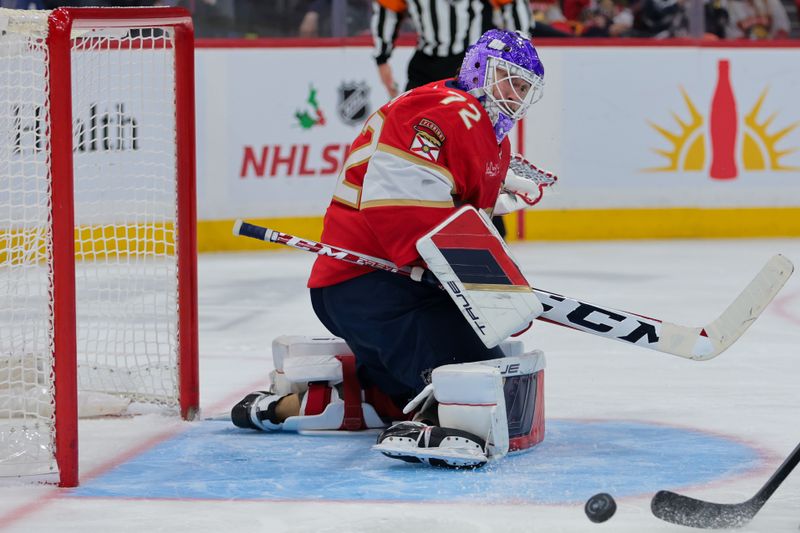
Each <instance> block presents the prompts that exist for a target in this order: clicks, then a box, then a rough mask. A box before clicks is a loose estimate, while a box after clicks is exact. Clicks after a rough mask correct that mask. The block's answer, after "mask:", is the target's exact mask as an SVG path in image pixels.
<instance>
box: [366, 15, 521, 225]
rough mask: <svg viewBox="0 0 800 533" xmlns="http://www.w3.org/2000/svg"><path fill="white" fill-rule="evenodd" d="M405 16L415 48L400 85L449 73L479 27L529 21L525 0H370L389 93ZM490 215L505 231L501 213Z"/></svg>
mask: <svg viewBox="0 0 800 533" xmlns="http://www.w3.org/2000/svg"><path fill="white" fill-rule="evenodd" d="M406 16H410V17H411V20H412V22H413V24H414V28H415V29H416V31H417V50H416V52H415V53H414V55H413V56H412V58H411V61H409V63H408V84H407V85H406V89H405V90H409V89H413V88H415V87H419V86H421V85H425V84H427V83H431V82H434V81H438V80H443V79H446V78H452V77H454V76H455V75H456V71H457V70H458V68H459V67H460V66H461V61H462V60H463V59H464V53H465V52H466V50H467V48H468V47H469V45H471V44H472V43H474V42H476V41H477V40H478V38H479V37H480V36H481V35H483V33H484V32H486V31H488V30H490V29H492V28H502V29H506V30H511V31H515V30H516V31H521V32H522V33H524V34H526V35H530V32H531V24H532V23H534V22H533V18H532V17H531V8H530V4H529V3H528V0H375V1H374V2H373V4H372V22H371V30H372V36H373V40H374V41H375V61H376V62H377V63H378V74H379V75H380V78H381V82H382V83H383V85H384V87H386V90H387V91H388V93H389V96H390V98H394V97H395V96H397V95H398V94H399V92H400V91H399V87H398V86H397V83H396V82H395V81H394V75H393V74H392V68H391V67H390V66H389V63H388V60H389V57H390V56H391V55H392V51H393V49H394V44H395V41H396V40H397V34H398V33H399V30H400V25H401V23H402V21H403V19H404V18H405V17H406ZM492 221H493V222H494V225H495V227H496V228H497V230H498V232H499V233H500V235H501V236H503V237H505V234H506V229H505V224H504V223H503V219H502V218H501V217H494V218H493V220H492Z"/></svg>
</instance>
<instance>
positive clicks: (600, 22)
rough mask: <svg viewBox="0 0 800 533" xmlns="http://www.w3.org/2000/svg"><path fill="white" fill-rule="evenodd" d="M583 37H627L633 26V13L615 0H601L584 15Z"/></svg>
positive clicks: (581, 33)
mask: <svg viewBox="0 0 800 533" xmlns="http://www.w3.org/2000/svg"><path fill="white" fill-rule="evenodd" d="M582 26H583V28H582V29H581V32H580V35H581V37H625V36H627V35H628V33H629V32H630V31H631V28H632V27H633V13H632V12H631V10H630V9H629V8H628V6H627V5H624V4H622V3H621V2H620V3H616V2H614V0H599V2H598V4H597V5H596V6H595V7H593V8H589V9H586V10H585V11H584V14H583V16H582Z"/></svg>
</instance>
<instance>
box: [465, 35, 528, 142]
mask: <svg viewBox="0 0 800 533" xmlns="http://www.w3.org/2000/svg"><path fill="white" fill-rule="evenodd" d="M456 86H457V87H458V88H459V89H461V90H463V91H467V92H468V93H470V94H471V95H473V96H475V97H476V98H477V99H478V100H479V101H480V102H481V104H483V107H484V108H485V109H486V111H487V112H488V113H489V118H491V120H492V124H493V125H494V133H495V136H496V137H497V141H498V142H500V141H502V140H503V139H504V138H505V136H506V135H507V134H508V132H509V131H510V130H511V128H512V127H513V126H514V123H515V122H516V121H518V120H520V119H521V118H523V117H524V116H525V114H526V113H527V112H528V108H529V107H530V106H531V105H532V104H534V103H536V102H537V101H538V100H539V99H540V98H541V97H542V91H543V89H544V66H543V65H542V62H541V60H540V59H539V54H537V53H536V49H535V48H534V47H533V44H531V42H530V40H529V39H527V38H526V37H524V36H523V35H521V34H519V33H516V32H510V31H505V30H489V31H487V32H486V33H484V34H483V35H481V37H480V39H478V42H476V43H475V44H474V45H472V46H470V47H469V49H467V52H466V55H465V56H464V61H463V62H462V63H461V69H460V70H459V73H458V76H456Z"/></svg>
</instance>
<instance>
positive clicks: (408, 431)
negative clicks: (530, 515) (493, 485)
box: [373, 422, 489, 468]
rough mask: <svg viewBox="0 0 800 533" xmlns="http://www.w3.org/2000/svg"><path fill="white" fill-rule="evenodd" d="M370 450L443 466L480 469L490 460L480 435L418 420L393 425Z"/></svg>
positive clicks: (405, 459)
mask: <svg viewBox="0 0 800 533" xmlns="http://www.w3.org/2000/svg"><path fill="white" fill-rule="evenodd" d="M373 449H374V450H376V451H379V452H381V453H382V454H383V455H385V456H387V457H390V458H392V459H400V460H401V461H406V462H408V463H424V464H428V465H431V466H439V467H444V468H479V467H481V466H483V465H485V464H486V463H487V461H488V460H489V459H488V457H487V455H486V443H485V442H484V440H483V439H481V438H480V437H477V436H475V435H473V434H472V433H469V432H467V431H462V430H459V429H452V428H443V427H439V426H429V425H427V424H423V423H421V422H399V423H397V424H395V425H393V426H392V427H390V428H389V429H386V430H385V431H383V432H382V433H381V434H380V435H379V436H378V443H377V444H376V445H375V446H373Z"/></svg>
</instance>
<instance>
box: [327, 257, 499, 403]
mask: <svg viewBox="0 0 800 533" xmlns="http://www.w3.org/2000/svg"><path fill="white" fill-rule="evenodd" d="M311 303H312V305H313V307H314V312H315V313H316V314H317V317H319V319H320V320H321V321H322V324H323V325H324V326H325V327H326V328H328V330H329V331H330V332H331V333H333V334H334V335H336V336H337V337H341V338H342V339H344V340H345V341H346V342H347V344H348V346H350V349H351V350H352V351H353V354H354V355H355V357H356V364H357V367H358V376H359V379H360V380H361V382H362V385H363V386H365V387H368V386H369V385H375V386H376V387H378V388H379V389H380V390H381V391H382V392H384V393H385V394H388V395H389V396H391V397H392V398H393V400H394V401H395V402H396V403H398V404H399V405H401V406H402V404H404V403H405V402H407V401H408V400H410V399H411V398H413V397H414V396H415V395H416V394H417V393H419V392H420V391H421V390H422V389H423V388H424V387H425V385H426V384H427V383H428V382H430V373H431V371H432V370H433V369H434V368H436V367H438V366H441V365H446V364H451V363H467V362H472V361H483V360H486V359H494V358H497V357H502V356H503V352H502V350H501V349H500V348H497V347H495V348H491V349H489V348H487V347H486V346H484V344H483V343H482V342H481V340H480V339H479V338H478V335H477V334H476V333H475V332H474V331H473V330H472V327H470V325H469V324H468V323H467V321H466V319H464V318H463V316H462V314H461V312H460V311H459V309H458V307H456V304H455V303H454V302H453V301H452V300H451V299H450V296H448V294H447V293H446V292H444V291H443V290H441V289H438V288H436V287H431V286H430V285H426V284H424V283H418V282H416V281H413V280H411V279H409V278H406V277H404V276H399V275H397V274H391V273H389V272H382V271H375V272H371V273H369V274H365V275H363V276H359V277H357V278H354V279H351V280H348V281H345V282H342V283H338V284H336V285H331V286H329V287H323V288H320V289H311Z"/></svg>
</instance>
